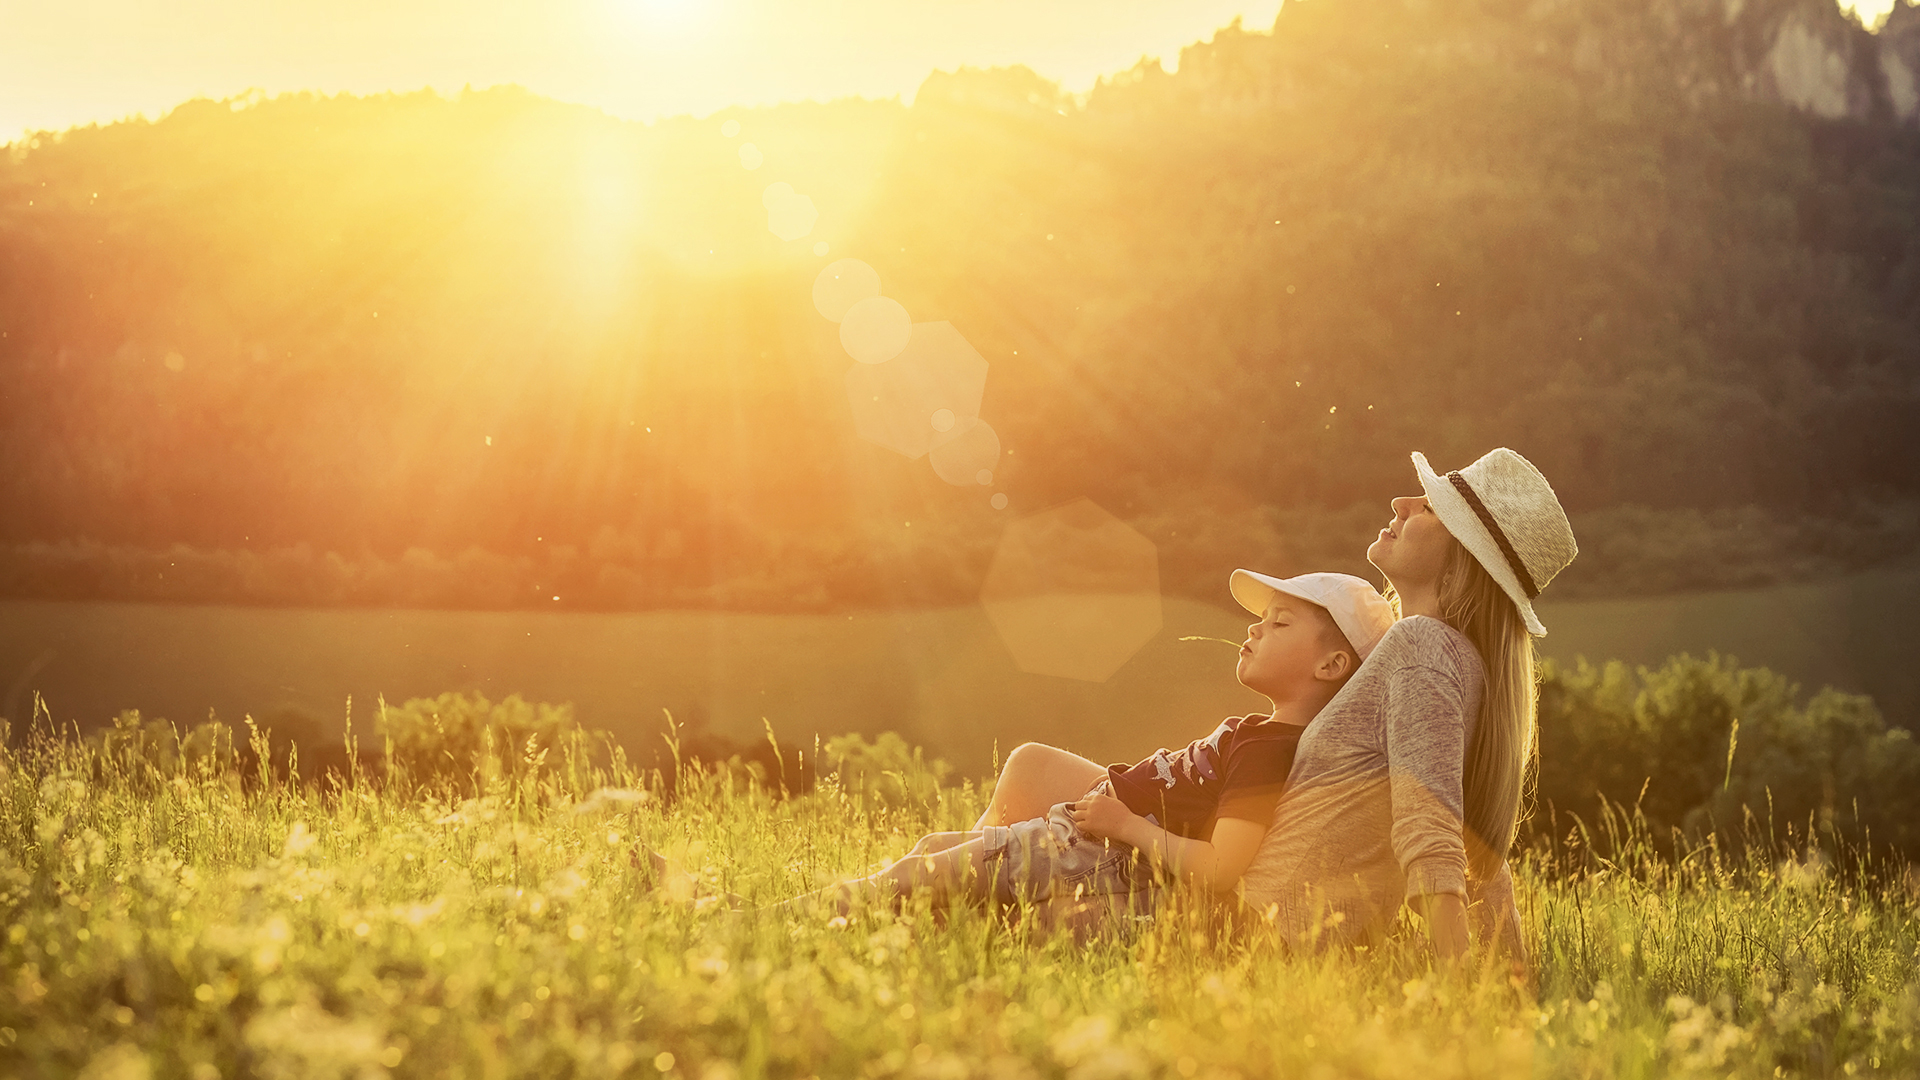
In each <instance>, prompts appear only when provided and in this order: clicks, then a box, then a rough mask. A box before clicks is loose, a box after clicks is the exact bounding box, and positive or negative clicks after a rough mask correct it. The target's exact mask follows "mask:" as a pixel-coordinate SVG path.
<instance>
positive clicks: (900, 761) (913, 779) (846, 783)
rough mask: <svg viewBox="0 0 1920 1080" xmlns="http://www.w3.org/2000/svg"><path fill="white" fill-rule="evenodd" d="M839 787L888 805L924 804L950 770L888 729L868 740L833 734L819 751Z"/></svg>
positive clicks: (856, 736)
mask: <svg viewBox="0 0 1920 1080" xmlns="http://www.w3.org/2000/svg"><path fill="white" fill-rule="evenodd" d="M822 757H824V758H825V760H826V766H827V769H828V770H829V771H830V772H832V773H833V775H834V776H835V777H837V778H838V779H839V782H840V786H841V787H842V788H843V789H845V790H847V791H852V792H860V793H863V794H865V795H866V796H868V797H869V798H872V799H877V800H879V801H880V802H882V803H885V804H886V805H889V806H914V805H928V804H930V803H931V802H932V801H933V798H934V796H935V794H936V793H937V792H938V791H939V790H940V785H941V784H942V783H943V782H944V781H945V780H946V778H947V775H948V774H949V773H951V772H952V771H953V769H952V767H951V766H949V765H948V764H947V763H946V762H945V761H942V760H940V759H939V758H934V759H933V760H931V761H928V760H927V759H926V758H924V757H923V756H922V755H921V752H920V748H919V747H917V746H908V745H907V740H905V739H903V738H901V737H900V736H899V735H897V734H895V733H894V732H891V731H883V732H881V733H880V734H879V735H878V736H876V737H875V738H874V740H873V741H872V742H868V741H867V740H866V739H864V738H862V737H861V736H859V735H857V734H850V735H836V736H834V737H833V738H831V739H828V740H827V745H826V747H825V749H824V751H823V753H822Z"/></svg>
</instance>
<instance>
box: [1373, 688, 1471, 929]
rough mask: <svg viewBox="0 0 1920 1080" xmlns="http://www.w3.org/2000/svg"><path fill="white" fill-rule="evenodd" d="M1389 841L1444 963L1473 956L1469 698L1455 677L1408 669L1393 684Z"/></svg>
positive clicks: (1390, 691) (1390, 698)
mask: <svg viewBox="0 0 1920 1080" xmlns="http://www.w3.org/2000/svg"><path fill="white" fill-rule="evenodd" d="M1388 695H1389V696H1388V699H1387V710H1386V721H1387V732H1386V735H1387V738H1386V751H1387V778H1388V789H1389V791H1390V792H1391V798H1392V808H1393V823H1392V826H1391V827H1390V829H1389V833H1388V841H1389V843H1390V844H1391V846H1392V848H1393V853H1394V857H1395V858H1396V859H1397V860H1399V863H1400V868H1401V871H1402V872H1403V873H1404V874H1405V875H1406V880H1407V891H1406V902H1407V905H1408V906H1409V907H1411V908H1413V910H1414V913H1415V914H1417V915H1419V916H1420V917H1421V918H1422V919H1424V920H1425V921H1426V924H1427V933H1428V935H1429V936H1430V937H1431V938H1432V940H1433V947H1434V951H1435V952H1436V953H1438V954H1439V955H1440V956H1441V957H1443V958H1448V959H1451V958H1453V957H1456V956H1463V955H1465V954H1466V951H1467V943H1468V940H1469V939H1468V934H1467V905H1466V893H1467V849H1466V842H1465V839H1464V837H1463V835H1462V832H1461V817H1462V813H1461V811H1462V808H1463V803H1464V792H1463V791H1462V786H1463V785H1462V777H1461V773H1462V771H1463V769H1464V766H1465V762H1466V708H1467V705H1468V700H1467V695H1465V694H1463V693H1462V692H1461V688H1460V683H1459V679H1458V677H1457V676H1456V675H1454V674H1453V673H1452V672H1450V671H1442V670H1439V669H1437V668H1434V667H1429V666H1425V665H1420V664H1406V665H1403V666H1402V667H1400V668H1398V669H1397V670H1395V671H1394V672H1393V674H1392V675H1391V676H1389V683H1388Z"/></svg>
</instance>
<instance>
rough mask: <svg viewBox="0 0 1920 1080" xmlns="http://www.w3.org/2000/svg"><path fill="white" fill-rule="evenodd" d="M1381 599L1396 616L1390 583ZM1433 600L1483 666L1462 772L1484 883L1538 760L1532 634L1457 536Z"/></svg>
mask: <svg viewBox="0 0 1920 1080" xmlns="http://www.w3.org/2000/svg"><path fill="white" fill-rule="evenodd" d="M1387 597H1388V599H1390V600H1392V601H1393V606H1394V613H1395V614H1396V615H1398V614H1399V611H1400V598H1399V597H1398V596H1396V595H1394V593H1393V589H1392V586H1391V585H1389V586H1388V590H1387ZM1439 602H1440V619H1441V621H1442V622H1444V623H1446V624H1447V625H1448V626H1451V627H1453V628H1454V629H1455V630H1458V631H1459V632H1460V633H1461V634H1462V635H1463V636H1465V637H1466V639H1467V640H1468V641H1470V642H1472V643H1473V647H1474V649H1475V650H1476V651H1477V652H1479V654H1480V662H1481V664H1482V665H1484V666H1485V668H1486V672H1487V679H1486V685H1485V687H1484V688H1483V690H1482V691H1481V695H1480V716H1479V718H1478V720H1477V721H1476V722H1475V724H1474V726H1473V739H1472V741H1471V742H1469V743H1468V744H1467V757H1466V761H1465V762H1464V763H1463V765H1462V771H1461V795H1462V800H1461V801H1462V806H1461V811H1462V814H1461V817H1462V821H1461V824H1462V826H1463V827H1464V828H1463V833H1464V836H1465V839H1466V845H1467V867H1468V870H1469V872H1470V873H1471V874H1472V876H1473V877H1474V878H1475V879H1476V880H1480V881H1485V880H1487V879H1488V878H1490V877H1492V876H1493V875H1494V874H1495V873H1497V872H1498V871H1499V869H1500V864H1501V863H1502V862H1503V861H1505V859H1506V857H1507V851H1508V849H1510V848H1511V847H1512V846H1513V835H1514V833H1515V831H1517V830H1518V829H1519V826H1520V818H1521V801H1522V800H1523V799H1524V798H1525V795H1526V789H1527V785H1528V783H1529V781H1530V780H1531V778H1532V775H1533V772H1534V768H1533V767H1534V765H1535V764H1536V761H1537V754H1538V749H1539V748H1538V744H1537V741H1536V740H1535V738H1534V734H1535V717H1536V712H1537V708H1536V707H1537V704H1538V695H1537V689H1538V688H1537V687H1536V685H1535V683H1534V669H1533V636H1532V635H1531V634H1529V633H1527V624H1526V622H1525V621H1524V620H1523V619H1522V618H1521V617H1520V609H1519V608H1517V607H1515V606H1514V603H1513V601H1512V600H1511V599H1509V598H1508V597H1507V594H1506V591H1505V590H1503V589H1501V588H1500V585H1499V583H1498V582H1496V581H1494V580H1493V575H1491V574H1489V573H1487V570H1486V567H1484V566H1481V565H1480V560H1478V559H1476V558H1474V557H1473V553H1472V552H1469V551H1468V550H1467V549H1466V547H1465V546H1464V545H1462V544H1461V543H1460V541H1459V540H1457V539H1455V540H1453V541H1452V543H1451V545H1450V546H1449V548H1448V549H1447V559H1446V565H1445V568H1444V569H1442V570H1441V572H1440V583H1439Z"/></svg>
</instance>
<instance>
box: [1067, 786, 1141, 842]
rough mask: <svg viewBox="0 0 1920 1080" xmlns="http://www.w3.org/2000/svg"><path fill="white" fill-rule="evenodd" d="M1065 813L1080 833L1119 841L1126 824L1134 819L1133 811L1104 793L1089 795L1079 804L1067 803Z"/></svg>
mask: <svg viewBox="0 0 1920 1080" xmlns="http://www.w3.org/2000/svg"><path fill="white" fill-rule="evenodd" d="M1067 813H1068V814H1070V815H1072V817H1073V823H1074V824H1076V825H1078V826H1080V831H1081V832H1083V833H1086V834H1087V835H1088V836H1092V837H1096V838H1099V839H1113V840H1121V839H1124V837H1122V836H1121V833H1123V832H1124V831H1125V830H1126V828H1127V824H1128V823H1129V822H1131V821H1132V820H1133V819H1134V816H1135V815H1134V813H1133V811H1131V810H1129V809H1127V804H1126V803H1123V802H1121V801H1120V800H1119V799H1116V798H1114V797H1113V796H1111V795H1108V794H1106V793H1104V792H1102V793H1098V794H1094V795H1089V796H1087V797H1086V798H1084V799H1081V800H1080V801H1079V802H1074V803H1068V804H1067Z"/></svg>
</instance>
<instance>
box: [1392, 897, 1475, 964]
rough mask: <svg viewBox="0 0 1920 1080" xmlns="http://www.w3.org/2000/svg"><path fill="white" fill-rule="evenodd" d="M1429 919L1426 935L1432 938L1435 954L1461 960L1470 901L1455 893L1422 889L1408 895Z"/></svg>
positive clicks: (1464, 952) (1409, 903)
mask: <svg viewBox="0 0 1920 1080" xmlns="http://www.w3.org/2000/svg"><path fill="white" fill-rule="evenodd" d="M1407 906H1409V907H1411V908H1413V910H1414V913H1415V914H1417V915H1419V916H1420V917H1421V918H1422V919H1425V920H1426V923H1427V935H1428V936H1429V937H1430V938H1432V939H1433V951H1434V954H1435V955H1436V956H1438V957H1440V959H1442V960H1458V959H1460V958H1462V957H1464V956H1466V955H1467V948H1468V944H1469V939H1468V936H1467V901H1466V898H1464V897H1462V896H1459V895H1458V894H1455V893H1422V894H1420V895H1419V896H1412V897H1408V898H1407Z"/></svg>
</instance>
